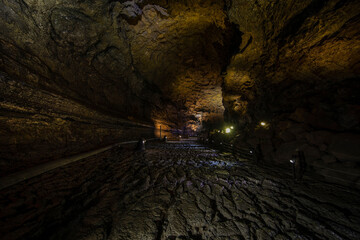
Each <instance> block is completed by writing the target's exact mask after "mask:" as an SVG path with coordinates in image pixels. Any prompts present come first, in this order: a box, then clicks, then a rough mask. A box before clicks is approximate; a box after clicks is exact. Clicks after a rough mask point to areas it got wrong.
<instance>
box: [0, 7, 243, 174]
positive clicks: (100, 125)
mask: <svg viewBox="0 0 360 240" xmlns="http://www.w3.org/2000/svg"><path fill="white" fill-rule="evenodd" d="M223 9H224V4H223V2H221V1H220V2H219V1H201V2H200V1H199V2H197V1H195V2H193V1H181V2H179V1H100V0H97V1H27V0H25V1H22V0H10V1H0V71H1V72H2V73H1V83H0V84H1V90H0V94H1V95H0V104H1V109H2V110H1V111H2V112H3V113H4V115H3V116H1V123H2V125H1V127H0V131H1V135H0V139H1V147H0V149H1V156H0V158H1V160H0V161H1V163H0V164H1V166H2V167H1V169H2V171H4V172H5V171H10V170H9V169H18V168H19V167H20V165H23V166H22V167H28V166H29V164H35V162H38V160H36V161H35V159H43V160H41V161H45V159H48V160H51V159H53V158H57V157H59V156H62V155H67V154H71V153H74V152H77V151H83V150H87V149H89V148H95V147H99V145H104V144H107V143H109V142H114V141H118V140H119V139H126V138H128V139H132V138H135V137H139V136H141V135H143V136H148V135H149V132H146V131H149V130H144V129H141V128H139V129H135V130H134V128H133V127H129V128H128V129H127V130H126V128H127V125H126V124H125V125H124V124H122V122H126V121H124V120H120V119H127V120H130V121H132V122H146V123H147V124H150V125H153V124H154V123H155V124H156V126H159V124H158V123H161V124H162V125H163V129H165V128H169V129H170V128H175V129H183V128H184V127H187V128H191V129H193V130H196V128H198V127H199V124H200V122H201V121H203V120H207V119H209V118H216V119H220V120H221V119H222V118H223V111H224V107H223V105H222V90H221V83H222V77H221V71H222V70H223V69H225V66H226V64H227V63H228V59H229V56H230V51H231V48H232V47H233V45H234V46H236V42H235V43H233V40H232V38H233V36H234V34H235V31H234V29H235V28H233V27H232V26H231V25H230V24H229V23H228V22H227V21H226V14H225V12H224V11H223ZM5 76H6V77H5ZM144 131H145V132H146V133H145V132H144ZM151 131H152V130H151ZM25 159H28V160H29V159H32V160H33V163H30V162H29V161H27V162H25V163H23V161H24V160H25ZM39 161H40V160H39Z"/></svg>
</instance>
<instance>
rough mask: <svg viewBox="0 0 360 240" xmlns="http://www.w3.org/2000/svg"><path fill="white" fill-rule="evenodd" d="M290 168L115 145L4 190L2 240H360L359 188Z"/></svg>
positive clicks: (169, 147)
mask: <svg viewBox="0 0 360 240" xmlns="http://www.w3.org/2000/svg"><path fill="white" fill-rule="evenodd" d="M289 170H291V169H289ZM289 170H288V171H286V170H284V169H277V168H273V167H272V168H271V167H262V168H259V167H258V166H256V165H255V164H254V163H253V162H249V161H246V160H244V159H235V158H234V156H232V155H231V154H225V153H221V152H219V151H216V150H213V149H210V148H208V147H206V146H204V145H201V144H199V143H197V142H195V141H191V140H182V141H169V142H168V143H164V142H158V141H157V142H149V143H148V144H147V145H146V150H145V151H137V152H135V154H132V153H131V151H129V149H126V147H125V148H124V147H116V148H113V149H110V150H108V151H106V152H103V153H100V154H97V155H94V156H92V157H89V158H87V159H84V160H83V161H80V162H77V163H73V164H71V165H68V166H64V167H61V168H58V169H55V170H53V171H51V172H48V173H45V174H42V175H40V176H38V177H35V178H32V179H30V180H27V181H26V182H22V183H19V184H17V185H14V186H13V187H11V188H8V189H4V190H2V192H1V199H0V204H1V206H3V207H4V206H5V207H6V208H5V209H6V210H2V211H1V213H0V226H1V228H5V229H6V231H5V235H3V236H2V239H134V240H136V239H139V240H140V239H141V240H144V239H359V237H360V232H359V229H358V222H359V219H360V207H359V205H358V204H357V203H358V199H359V198H360V195H359V192H357V191H351V190H349V189H346V188H344V187H339V186H338V187H336V186H334V185H329V184H326V183H321V182H317V181H314V180H312V181H309V179H306V180H305V182H304V183H303V184H298V183H295V182H294V181H293V179H292V175H291V171H289ZM20 209H21V210H20Z"/></svg>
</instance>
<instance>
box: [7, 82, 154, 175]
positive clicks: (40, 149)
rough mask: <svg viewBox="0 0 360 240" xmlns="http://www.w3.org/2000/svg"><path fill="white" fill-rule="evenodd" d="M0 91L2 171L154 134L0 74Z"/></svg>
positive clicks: (143, 127)
mask: <svg viewBox="0 0 360 240" xmlns="http://www.w3.org/2000/svg"><path fill="white" fill-rule="evenodd" d="M0 96H2V99H0V113H1V115H0V126H1V127H0V176H2V175H7V174H9V173H11V172H14V171H18V170H22V169H26V168H28V167H31V166H35V165H37V164H39V163H42V162H46V161H51V160H54V159H57V158H60V157H63V156H68V155H72V154H75V153H79V152H84V151H88V150H92V149H94V148H99V147H101V146H106V145H109V144H111V143H114V142H120V141H124V140H125V141H128V140H137V139H138V138H139V137H146V138H150V137H152V136H153V133H154V128H153V127H152V126H148V125H144V124H135V123H133V122H130V121H125V120H120V119H118V118H114V117H111V116H109V115H105V114H103V113H101V112H98V111H95V110H92V109H90V108H87V107H84V106H83V105H81V104H79V103H77V102H75V101H73V100H70V99H67V98H64V97H61V96H59V95H56V94H53V93H50V92H48V91H44V90H39V89H36V88H34V87H32V86H30V85H27V84H25V83H21V82H19V81H15V80H11V79H9V78H8V77H5V76H1V75H0Z"/></svg>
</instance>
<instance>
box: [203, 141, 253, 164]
mask: <svg viewBox="0 0 360 240" xmlns="http://www.w3.org/2000/svg"><path fill="white" fill-rule="evenodd" d="M200 141H202V142H203V143H204V144H207V145H209V146H211V147H212V148H214V149H217V150H219V151H221V152H224V153H231V154H232V155H233V156H234V157H235V158H240V159H246V160H251V161H256V162H258V161H259V160H260V159H259V154H258V152H257V151H256V150H255V149H254V148H252V147H244V146H240V145H238V144H234V143H229V142H225V141H216V140H209V139H200Z"/></svg>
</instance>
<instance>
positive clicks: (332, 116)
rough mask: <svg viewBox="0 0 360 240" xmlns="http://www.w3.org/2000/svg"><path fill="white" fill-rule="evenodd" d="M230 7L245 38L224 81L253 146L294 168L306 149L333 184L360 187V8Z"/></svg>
mask: <svg viewBox="0 0 360 240" xmlns="http://www.w3.org/2000/svg"><path fill="white" fill-rule="evenodd" d="M227 6H228V16H229V19H230V21H231V22H233V23H236V24H237V25H238V29H239V30H240V31H241V32H242V42H241V44H240V46H239V52H238V53H237V54H236V55H235V56H234V57H233V58H232V59H231V63H230V65H229V66H228V68H227V75H226V77H225V81H224V88H223V92H224V93H223V96H224V106H225V109H226V110H225V111H226V115H227V117H228V119H232V120H233V121H235V122H237V123H238V124H239V125H240V126H241V127H242V129H243V130H245V131H246V132H247V133H248V135H247V136H245V134H243V137H244V138H245V139H247V141H248V142H249V143H251V144H253V145H257V144H259V143H260V144H261V149H262V151H263V155H264V157H265V159H267V160H272V161H275V162H277V163H281V164H287V163H288V162H289V159H290V158H291V154H293V153H294V151H295V150H296V149H298V150H302V151H304V153H305V157H306V160H307V161H308V164H309V166H310V167H313V168H315V169H317V171H319V172H320V171H322V173H323V174H324V175H329V177H330V178H333V180H335V181H341V179H342V178H346V179H347V180H349V181H358V180H359V172H360V166H359V163H360V158H359V156H360V155H359V153H358V152H357V149H358V147H356V146H359V144H360V138H359V137H360V135H359V130H360V125H359V123H360V121H359V119H360V111H359V110H360V99H359V90H360V84H359V77H360V34H359V29H360V15H359V9H360V3H359V1H338V0H330V1H318V0H306V1H292V0H289V1H256V0H250V1H247V0H239V1H229V2H228V4H227ZM261 121H265V122H267V123H268V125H267V126H265V127H261V126H260V125H259V123H260V122H261ZM330 178H329V179H330Z"/></svg>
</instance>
